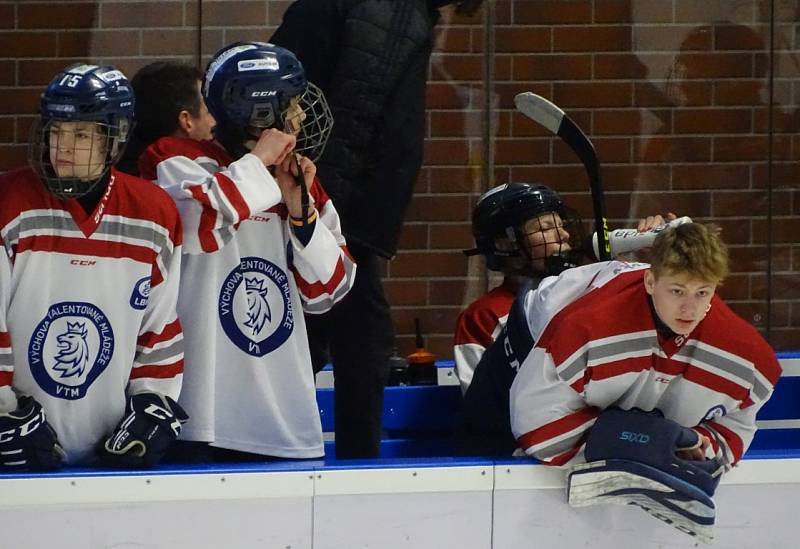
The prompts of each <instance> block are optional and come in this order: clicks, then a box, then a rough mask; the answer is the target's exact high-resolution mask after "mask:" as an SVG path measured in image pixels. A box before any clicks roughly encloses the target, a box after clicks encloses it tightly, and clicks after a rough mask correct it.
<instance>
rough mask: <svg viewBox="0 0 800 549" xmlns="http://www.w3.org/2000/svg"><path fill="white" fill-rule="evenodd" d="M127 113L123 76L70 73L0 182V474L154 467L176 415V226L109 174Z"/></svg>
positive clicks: (179, 368)
mask: <svg viewBox="0 0 800 549" xmlns="http://www.w3.org/2000/svg"><path fill="white" fill-rule="evenodd" d="M133 111H134V98H133V93H132V91H131V88H130V85H129V83H128V80H127V79H126V78H125V75H124V74H123V73H122V72H120V71H119V70H117V69H115V68H114V67H112V66H108V65H105V66H98V65H89V64H75V65H71V66H69V67H67V68H66V69H64V70H63V71H61V72H59V73H58V74H57V75H56V76H55V78H54V79H53V80H52V81H51V82H50V84H49V85H48V86H47V88H46V89H45V91H44V92H43V93H42V96H41V100H40V113H39V114H40V116H39V119H38V120H37V122H36V123H35V124H34V126H33V132H32V135H31V140H30V144H29V163H30V167H29V168H24V169H20V170H16V171H12V172H8V173H6V174H4V175H2V176H0V195H1V196H2V197H3V200H2V201H0V243H1V244H2V245H3V247H4V250H5V252H6V253H5V254H3V259H2V260H0V433H2V435H1V436H0V469H8V470H16V469H29V470H43V469H45V470H46V469H55V468H58V467H59V466H61V464H62V463H67V464H80V465H91V464H93V463H94V462H95V461H96V460H97V458H98V457H99V458H100V459H101V461H102V462H104V463H106V464H109V465H113V466H123V467H145V466H151V465H153V464H155V463H156V462H158V460H159V459H160V458H161V456H162V454H163V453H164V452H165V450H166V449H167V447H168V446H169V445H170V444H171V443H172V442H173V441H174V440H175V438H176V437H177V435H178V433H179V432H180V429H181V423H182V422H183V421H185V420H186V415H185V413H184V412H183V411H182V410H181V408H180V406H178V405H177V404H176V402H175V400H176V399H177V398H178V393H179V391H180V388H181V379H182V372H183V348H182V335H181V325H180V323H179V321H178V319H177V314H176V302H177V295H178V287H177V286H178V272H179V269H180V261H181V254H180V250H181V241H182V233H181V224H180V217H179V215H178V212H177V210H176V208H175V205H174V203H173V202H172V200H171V199H170V198H169V196H167V194H166V193H164V192H163V191H162V190H161V189H159V188H158V187H156V186H154V185H152V184H150V183H148V182H146V181H143V180H140V179H138V178H134V177H131V176H128V175H126V174H124V173H121V172H118V171H117V170H116V168H115V167H114V164H115V163H116V161H117V160H118V158H119V156H120V153H121V152H122V149H123V147H124V146H125V143H126V141H127V139H128V135H129V133H130V129H131V125H132V122H133Z"/></svg>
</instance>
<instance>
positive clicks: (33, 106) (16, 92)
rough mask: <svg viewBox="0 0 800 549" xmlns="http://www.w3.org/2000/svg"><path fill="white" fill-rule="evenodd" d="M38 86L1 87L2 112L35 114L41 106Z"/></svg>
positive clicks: (0, 109)
mask: <svg viewBox="0 0 800 549" xmlns="http://www.w3.org/2000/svg"><path fill="white" fill-rule="evenodd" d="M41 92H42V90H40V89H38V88H5V89H2V88H0V114H33V113H35V112H37V110H38V108H39V95H40V94H41Z"/></svg>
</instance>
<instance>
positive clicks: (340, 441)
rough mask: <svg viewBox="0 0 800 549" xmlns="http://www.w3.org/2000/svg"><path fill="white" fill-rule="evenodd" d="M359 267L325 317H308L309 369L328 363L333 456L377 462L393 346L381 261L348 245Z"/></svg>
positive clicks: (354, 246)
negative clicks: (332, 396)
mask: <svg viewBox="0 0 800 549" xmlns="http://www.w3.org/2000/svg"><path fill="white" fill-rule="evenodd" d="M348 247H349V249H350V253H351V254H352V255H353V258H354V259H355V261H356V263H357V265H358V267H357V269H356V279H355V284H354V286H353V288H352V289H351V290H350V293H348V294H347V296H345V298H344V299H343V300H342V301H341V302H339V303H337V304H336V306H334V307H333V309H332V310H331V311H329V312H327V313H325V314H324V315H307V316H306V321H307V324H308V335H309V342H310V345H311V356H312V359H313V361H314V370H315V371H319V370H320V369H322V367H323V366H324V365H325V363H326V362H327V360H328V358H330V360H331V362H332V363H333V375H334V387H335V389H336V391H335V404H334V416H335V430H336V457H337V458H339V459H350V458H367V457H377V456H378V451H379V449H380V440H381V418H382V416H383V387H384V385H386V379H387V377H388V375H389V356H390V355H391V351H392V343H393V341H394V329H393V327H392V317H391V315H390V314H389V303H388V302H387V301H386V297H385V296H384V294H383V285H382V284H381V275H382V272H381V260H380V259H379V258H378V257H377V256H376V255H375V254H373V253H371V252H370V251H368V250H365V249H364V248H361V247H360V246H356V245H352V246H348Z"/></svg>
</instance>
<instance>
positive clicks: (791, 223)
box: [753, 197, 800, 244]
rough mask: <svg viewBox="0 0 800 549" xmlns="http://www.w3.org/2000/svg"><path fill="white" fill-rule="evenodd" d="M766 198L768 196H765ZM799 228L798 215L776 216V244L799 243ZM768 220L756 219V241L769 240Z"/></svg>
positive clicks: (754, 238) (754, 224)
mask: <svg viewBox="0 0 800 549" xmlns="http://www.w3.org/2000/svg"><path fill="white" fill-rule="evenodd" d="M764 200H766V197H765V198H764ZM798 229H800V219H799V218H797V217H785V216H777V215H776V216H775V217H773V219H772V227H771V229H769V230H770V231H771V233H772V242H773V243H775V244H792V243H797V242H798V238H797V235H798V234H800V233H798ZM767 230H768V227H767V221H766V220H765V219H764V220H761V219H756V220H754V221H753V240H754V241H756V242H766V241H767Z"/></svg>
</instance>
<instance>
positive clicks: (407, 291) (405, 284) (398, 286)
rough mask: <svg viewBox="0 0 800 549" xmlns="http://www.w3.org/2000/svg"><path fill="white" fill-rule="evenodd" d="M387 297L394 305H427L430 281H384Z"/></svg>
mask: <svg viewBox="0 0 800 549" xmlns="http://www.w3.org/2000/svg"><path fill="white" fill-rule="evenodd" d="M383 289H384V291H385V292H386V299H387V300H388V301H389V303H391V304H392V305H393V306H397V305H427V301H428V283H427V282H425V281H424V280H393V279H391V278H389V279H386V280H384V281H383Z"/></svg>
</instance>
